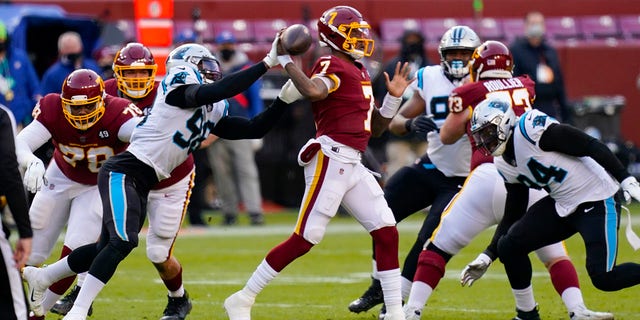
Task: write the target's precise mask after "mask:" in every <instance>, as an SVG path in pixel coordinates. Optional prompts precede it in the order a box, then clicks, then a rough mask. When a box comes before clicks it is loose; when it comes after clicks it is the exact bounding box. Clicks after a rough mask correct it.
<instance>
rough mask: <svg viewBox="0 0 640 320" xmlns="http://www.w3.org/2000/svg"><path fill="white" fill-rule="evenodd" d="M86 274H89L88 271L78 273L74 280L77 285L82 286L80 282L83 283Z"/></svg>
mask: <svg viewBox="0 0 640 320" xmlns="http://www.w3.org/2000/svg"><path fill="white" fill-rule="evenodd" d="M87 274H89V272H83V273H78V280H77V281H76V285H77V286H78V287H82V284H83V283H84V279H85V278H86V277H87Z"/></svg>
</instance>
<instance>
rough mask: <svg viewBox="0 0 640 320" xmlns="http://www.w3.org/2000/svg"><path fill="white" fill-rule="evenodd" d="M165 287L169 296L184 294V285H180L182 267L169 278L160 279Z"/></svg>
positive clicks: (175, 296)
mask: <svg viewBox="0 0 640 320" xmlns="http://www.w3.org/2000/svg"><path fill="white" fill-rule="evenodd" d="M162 282H164V285H165V287H167V290H169V297H174V298H177V297H182V296H184V286H183V285H182V267H180V270H179V271H178V273H177V274H176V275H175V276H174V277H173V278H171V279H162Z"/></svg>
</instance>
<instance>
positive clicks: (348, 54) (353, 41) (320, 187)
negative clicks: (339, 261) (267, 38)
mask: <svg viewBox="0 0 640 320" xmlns="http://www.w3.org/2000/svg"><path fill="white" fill-rule="evenodd" d="M369 30H370V26H369V24H368V23H367V22H366V21H364V19H363V18H362V15H361V14H360V12H358V11H357V10H356V9H354V8H352V7H348V6H337V7H333V8H331V9H329V10H327V11H325V12H324V14H323V15H322V16H321V17H320V19H319V20H318V32H319V38H320V41H321V43H322V44H324V45H326V46H328V47H329V48H330V50H331V54H330V55H326V56H322V57H320V58H319V59H318V60H317V61H316V63H315V65H314V66H313V68H312V71H311V76H310V77H308V76H307V75H305V74H304V73H303V72H302V71H301V70H300V69H299V68H298V67H297V66H296V65H295V64H294V63H292V62H291V61H286V59H280V60H281V61H280V62H281V64H282V65H283V66H284V68H285V70H286V71H287V73H288V74H289V76H290V77H291V80H290V81H289V82H288V83H287V84H285V88H284V89H283V90H285V91H287V90H289V91H291V92H294V93H295V94H297V95H298V96H299V97H300V98H302V97H305V98H307V99H309V100H311V105H312V110H313V116H314V121H315V124H316V136H315V138H313V139H310V140H309V142H307V144H305V145H304V146H303V147H302V149H301V150H300V153H299V156H298V163H299V164H300V165H301V166H303V167H304V175H305V181H306V188H305V194H304V197H303V202H302V204H301V206H300V211H299V214H298V222H297V223H296V226H295V228H294V230H293V234H292V235H291V236H290V237H289V238H288V239H286V240H285V241H284V242H282V243H281V244H279V245H278V246H276V247H274V248H273V249H272V250H271V251H270V252H269V253H268V254H267V255H266V257H265V258H264V260H263V261H262V263H261V264H260V265H259V266H258V268H257V270H256V271H255V272H254V273H253V275H252V276H251V278H250V279H249V280H248V282H247V284H246V286H245V287H244V288H243V289H242V290H240V291H238V292H236V293H234V294H233V295H231V296H229V297H228V298H227V299H226V300H225V302H224V307H225V309H226V311H227V315H228V316H229V318H230V319H231V320H240V319H243V320H246V319H250V317H251V307H252V305H253V303H254V301H255V298H256V296H257V295H258V293H259V292H260V291H262V289H263V288H264V287H265V286H266V284H267V283H268V282H269V281H271V280H272V279H273V278H275V277H276V276H277V275H278V273H279V272H280V271H282V270H283V269H284V268H285V267H286V266H287V265H289V264H290V263H291V262H293V261H294V260H295V259H297V258H298V257H300V256H302V255H304V254H305V253H307V252H308V251H309V250H311V248H312V247H313V246H314V245H316V244H318V243H319V242H320V241H321V240H322V238H323V236H324V233H325V230H326V227H327V225H328V223H329V221H330V220H331V218H332V217H333V216H334V215H335V214H336V211H337V210H338V206H340V204H341V203H342V204H343V205H344V207H345V208H347V210H348V211H349V212H350V213H351V215H353V216H354V217H355V218H356V219H357V220H358V221H359V222H360V223H361V224H362V226H363V227H364V228H365V229H366V230H367V232H369V233H370V234H371V236H372V237H373V239H374V242H375V246H376V249H375V250H376V253H377V257H378V260H377V269H378V270H379V275H380V282H381V285H382V290H383V292H384V300H385V303H386V306H387V314H386V316H385V319H387V320H390V319H404V314H403V312H402V299H401V294H400V269H399V263H398V231H397V230H396V227H395V219H394V218H393V213H392V212H391V209H389V206H388V205H387V203H386V201H385V199H384V196H383V192H382V189H381V188H380V185H379V184H378V183H377V182H376V180H375V178H374V176H373V175H372V174H371V173H370V172H369V171H367V169H366V168H365V167H364V166H363V165H362V163H361V161H360V160H361V155H362V152H364V151H365V149H366V147H367V143H368V142H369V138H370V137H371V135H372V134H374V135H379V134H381V132H382V131H383V130H384V129H386V127H387V126H388V124H389V122H390V121H391V118H392V117H393V116H394V115H395V114H396V112H397V110H398V108H399V106H400V102H401V98H400V96H401V95H402V93H403V92H404V90H405V89H406V87H407V86H408V85H409V84H410V83H411V81H409V80H408V78H409V76H410V71H409V68H408V67H407V65H406V64H405V65H404V66H403V67H402V68H400V65H398V66H397V67H396V72H395V74H394V77H393V81H390V80H389V78H388V77H389V75H386V77H387V89H388V90H389V94H388V95H387V98H385V102H384V103H383V106H382V107H381V108H380V110H378V109H377V108H376V107H375V103H374V101H373V90H372V87H371V79H370V78H369V73H368V72H367V70H366V68H365V67H364V66H363V64H362V63H361V62H359V61H358V60H359V59H361V58H363V57H365V56H370V55H371V54H372V52H373V49H374V41H373V40H372V39H371V37H370V35H369Z"/></svg>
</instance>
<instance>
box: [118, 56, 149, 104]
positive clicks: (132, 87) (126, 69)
mask: <svg viewBox="0 0 640 320" xmlns="http://www.w3.org/2000/svg"><path fill="white" fill-rule="evenodd" d="M157 69H158V67H157V66H156V65H152V66H149V65H144V64H143V65H142V66H136V65H135V64H132V65H131V66H118V67H116V68H115V73H116V79H117V80H118V90H120V92H122V93H124V94H125V95H127V96H129V97H131V98H133V99H142V98H144V97H146V96H147V95H148V94H149V93H150V92H151V90H152V89H153V86H154V84H155V79H156V71H157ZM132 70H134V71H138V70H142V71H144V72H130V71H132ZM144 74H146V75H144ZM141 75H142V76H141Z"/></svg>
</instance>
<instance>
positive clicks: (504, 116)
mask: <svg viewBox="0 0 640 320" xmlns="http://www.w3.org/2000/svg"><path fill="white" fill-rule="evenodd" d="M515 122H516V114H515V113H514V112H513V108H511V101H505V100H498V99H486V100H484V101H482V102H480V103H478V105H476V107H475V108H474V109H473V115H472V116H471V135H472V136H473V140H474V141H475V143H476V146H477V147H478V148H479V149H480V150H482V151H483V152H484V154H485V155H493V156H495V157H498V156H501V155H502V154H503V153H504V150H505V148H506V146H507V140H508V139H509V136H510V135H511V132H512V131H513V130H512V129H513V127H514V126H515Z"/></svg>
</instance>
